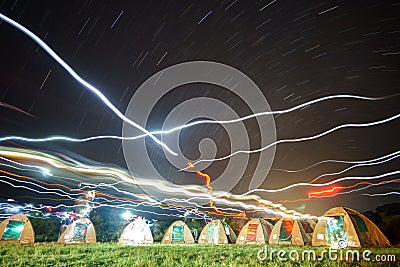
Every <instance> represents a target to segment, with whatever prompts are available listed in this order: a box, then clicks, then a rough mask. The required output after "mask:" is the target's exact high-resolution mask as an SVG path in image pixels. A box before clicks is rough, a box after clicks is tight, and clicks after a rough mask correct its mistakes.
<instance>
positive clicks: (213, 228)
mask: <svg viewBox="0 0 400 267" xmlns="http://www.w3.org/2000/svg"><path fill="white" fill-rule="evenodd" d="M235 242H236V234H235V232H234V231H233V230H232V228H231V227H230V226H229V225H228V224H227V223H226V222H223V221H221V220H214V221H212V222H210V223H209V224H207V225H206V226H204V228H203V230H202V231H201V233H200V237H199V241H198V243H199V244H215V245H217V244H228V243H235Z"/></svg>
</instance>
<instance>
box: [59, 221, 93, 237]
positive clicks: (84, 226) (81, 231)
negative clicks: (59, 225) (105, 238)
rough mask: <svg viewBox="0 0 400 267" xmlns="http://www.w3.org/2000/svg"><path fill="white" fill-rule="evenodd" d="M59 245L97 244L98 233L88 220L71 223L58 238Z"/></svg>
mask: <svg viewBox="0 0 400 267" xmlns="http://www.w3.org/2000/svg"><path fill="white" fill-rule="evenodd" d="M57 242H58V243H96V232H95V231H94V227H93V224H92V222H91V221H90V220H89V219H88V218H82V219H79V220H76V221H74V222H73V223H71V224H70V225H69V226H68V228H67V229H66V230H65V231H64V232H63V233H62V234H61V236H60V237H59V238H58V241H57Z"/></svg>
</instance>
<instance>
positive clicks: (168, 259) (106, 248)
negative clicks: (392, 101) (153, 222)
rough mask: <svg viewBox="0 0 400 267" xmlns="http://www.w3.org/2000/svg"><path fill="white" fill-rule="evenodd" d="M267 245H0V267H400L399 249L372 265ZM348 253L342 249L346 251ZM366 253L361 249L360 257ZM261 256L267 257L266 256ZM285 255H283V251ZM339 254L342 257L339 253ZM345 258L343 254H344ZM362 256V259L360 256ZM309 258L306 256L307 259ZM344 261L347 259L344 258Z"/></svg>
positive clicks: (385, 250)
mask: <svg viewBox="0 0 400 267" xmlns="http://www.w3.org/2000/svg"><path fill="white" fill-rule="evenodd" d="M260 249H261V250H263V253H264V249H265V247H264V246H255V245H254V246H239V245H219V246H212V245H198V244H195V245H160V244H155V245H151V246H142V247H132V246H119V245H118V244H115V243H97V244H84V245H65V244H57V243H35V244H31V245H11V244H1V245H0V266H106V265H108V266H174V267H176V266H400V261H399V260H400V249H399V248H377V249H371V250H372V254H371V255H369V258H370V259H371V262H366V261H362V260H361V261H353V262H352V261H346V260H342V261H338V260H330V259H329V258H328V255H326V257H325V258H324V259H323V260H322V261H315V262H314V261H309V260H304V261H303V260H301V254H302V251H304V249H312V250H313V251H315V253H316V255H317V257H318V256H319V255H321V253H322V250H323V249H324V248H313V247H295V246H268V248H267V253H268V255H269V253H271V251H272V250H275V251H274V253H273V254H272V255H273V256H272V260H270V259H269V256H268V257H267V259H266V260H264V261H260V260H259V259H258V257H257V253H258V251H259V250H260ZM281 249H282V250H284V251H286V256H285V257H287V258H288V257H289V256H288V253H289V252H290V253H292V254H291V256H292V258H295V257H296V252H293V251H297V253H298V254H299V260H298V261H292V260H288V261H286V262H284V261H280V260H279V259H278V255H277V251H278V250H281ZM344 251H346V250H343V252H344ZM363 251H364V250H359V252H360V255H361V254H362V252H363ZM263 253H261V254H260V256H261V257H264V256H265V254H263ZM281 253H282V252H281ZM339 255H340V254H339ZM343 255H344V254H343ZM376 255H386V256H387V255H395V257H396V260H395V261H391V262H385V263H379V264H378V263H377V262H376V261H372V260H373V259H375V256H376ZM360 257H361V256H360ZM306 258H307V256H306ZM343 258H345V256H343Z"/></svg>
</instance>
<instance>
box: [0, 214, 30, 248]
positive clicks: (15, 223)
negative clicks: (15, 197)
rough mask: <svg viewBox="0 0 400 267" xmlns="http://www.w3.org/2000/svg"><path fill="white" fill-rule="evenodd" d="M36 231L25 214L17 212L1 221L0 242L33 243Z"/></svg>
mask: <svg viewBox="0 0 400 267" xmlns="http://www.w3.org/2000/svg"><path fill="white" fill-rule="evenodd" d="M33 242H35V233H34V232H33V228H32V224H31V222H30V221H29V219H28V218H27V217H26V216H25V215H24V214H15V215H12V216H11V217H9V218H7V219H5V220H4V221H2V222H1V223H0V243H21V244H27V243H33Z"/></svg>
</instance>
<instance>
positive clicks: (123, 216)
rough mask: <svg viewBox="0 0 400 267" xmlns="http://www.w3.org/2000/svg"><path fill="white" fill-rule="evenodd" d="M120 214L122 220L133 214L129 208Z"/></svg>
mask: <svg viewBox="0 0 400 267" xmlns="http://www.w3.org/2000/svg"><path fill="white" fill-rule="evenodd" d="M121 216H122V218H123V219H124V220H129V219H130V218H132V216H133V214H132V213H131V212H130V211H129V210H127V211H125V212H124V213H122V215H121Z"/></svg>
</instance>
